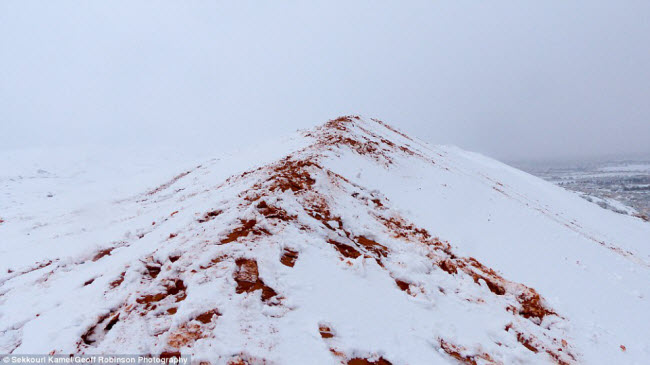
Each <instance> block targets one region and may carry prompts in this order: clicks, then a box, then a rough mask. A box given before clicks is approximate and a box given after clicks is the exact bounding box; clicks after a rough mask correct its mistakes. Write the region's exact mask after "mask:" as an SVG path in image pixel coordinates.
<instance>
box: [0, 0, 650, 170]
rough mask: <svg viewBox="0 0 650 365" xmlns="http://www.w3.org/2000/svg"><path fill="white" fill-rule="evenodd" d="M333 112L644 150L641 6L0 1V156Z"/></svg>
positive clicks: (492, 143) (567, 153)
mask: <svg viewBox="0 0 650 365" xmlns="http://www.w3.org/2000/svg"><path fill="white" fill-rule="evenodd" d="M342 114H363V115H366V116H369V117H377V118H380V119H382V120H385V121H387V122H389V123H392V124H394V125H395V126H397V127H399V128H401V129H403V130H405V131H407V132H408V133H411V134H413V135H416V136H418V137H420V138H422V139H424V140H427V141H430V142H433V143H441V144H456V145H459V146H461V147H463V148H466V149H469V150H474V151H479V152H483V153H485V154H487V155H490V156H494V157H497V158H501V159H508V160H517V159H531V158H532V159H552V158H581V157H590V156H602V155H612V154H617V155H632V154H648V155H650V1H647V0H639V1H635V0H626V1H603V0H588V1H577V0H576V1H566V0H549V1H537V2H524V1H464V0H455V1H435V0H429V1H415V0H413V1H278V0H275V1H232V2H222V1H187V2H180V1H170V2H163V1H150V2H148V1H139V2H137V1H106V2H100V1H83V2H80V1H70V2H66V1H10V0H7V1H2V2H0V150H7V149H15V148H32V147H42V148H49V147H51V146H60V145H64V146H65V145H79V144H89V143H90V144H99V145H108V146H111V145H137V146H142V148H148V147H156V146H160V145H167V146H169V145H177V146H178V148H196V147H197V146H202V148H208V149H209V148H215V149H221V148H230V147H233V146H236V145H243V146H246V145H251V144H255V143H258V142H260V141H262V140H264V139H266V138H274V137H276V136H281V135H286V134H287V133H290V132H291V131H293V130H295V129H296V128H306V127H310V126H313V125H315V124H318V123H321V122H324V121H325V120H327V119H331V118H333V117H336V116H338V115H342Z"/></svg>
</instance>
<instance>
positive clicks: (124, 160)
mask: <svg viewBox="0 0 650 365" xmlns="http://www.w3.org/2000/svg"><path fill="white" fill-rule="evenodd" d="M285 156H289V158H288V159H283V158H284V157H285ZM48 159H51V160H50V161H59V162H58V165H57V164H56V163H53V164H48V163H47V162H48ZM138 159H139V161H141V162H138V161H137V160H138ZM4 161H5V162H4V164H5V166H2V167H3V175H2V180H1V181H0V182H1V183H2V185H3V186H4V189H3V196H2V197H1V198H0V199H2V200H0V203H1V208H2V213H0V218H1V219H2V220H3V221H4V222H2V223H0V241H1V242H2V246H0V253H1V254H2V256H3V257H4V258H5V260H3V261H2V263H1V264H0V333H1V334H2V335H1V336H0V352H4V353H14V354H21V353H50V352H54V353H58V354H67V353H86V354H94V353H143V354H147V353H148V354H154V355H160V354H162V353H165V352H167V353H173V352H176V351H178V352H180V353H182V354H183V355H185V354H190V355H192V360H193V362H196V363H197V364H198V363H199V362H201V361H208V362H210V363H211V364H226V363H229V362H231V361H234V360H235V359H238V358H243V359H245V360H246V361H248V362H249V363H252V364H256V363H271V364H299V363H304V362H305V361H308V362H309V363H313V364H331V363H340V362H344V363H345V362H347V361H349V360H351V359H352V358H365V359H369V361H378V359H380V358H382V359H384V360H387V361H390V363H392V364H448V363H456V362H458V359H459V358H460V359H464V360H465V361H468V362H470V363H471V361H475V362H476V363H478V364H482V363H502V364H517V363H521V364H524V363H525V364H528V363H553V362H558V363H560V362H564V363H569V364H572V363H589V364H611V363H626V364H628V363H629V364H642V363H645V361H646V359H647V358H650V341H649V340H648V339H649V338H650V328H648V326H647V323H650V313H649V312H648V311H647V308H648V307H649V305H648V295H649V294H650V290H649V289H650V286H649V282H650V281H649V280H648V278H649V277H650V245H649V243H650V224H648V223H645V222H642V221H640V220H638V219H634V218H632V217H629V216H623V215H619V214H616V213H613V212H611V211H607V210H604V209H600V208H599V207H598V206H596V205H594V204H591V203H589V202H587V201H585V200H583V199H582V198H580V197H579V196H577V195H576V194H573V193H570V192H568V191H565V190H563V189H561V188H559V187H556V186H554V185H553V184H551V183H547V182H544V181H543V180H541V179H538V178H536V177H533V176H532V175H529V174H526V173H524V172H521V171H519V170H516V169H514V168H511V167H509V166H507V165H504V164H502V163H500V162H497V161H494V160H492V159H489V158H487V157H484V156H481V155H478V154H475V153H470V152H466V151H463V150H461V149H458V148H456V147H453V146H431V145H428V144H426V143H424V142H422V141H419V140H417V139H412V138H411V137H408V136H405V135H402V134H401V133H399V132H397V131H395V130H393V129H392V128H390V127H388V126H387V125H385V124H383V123H381V122H379V121H375V120H366V119H362V118H358V117H350V118H340V119H339V120H336V121H331V122H329V123H328V124H326V125H325V126H323V127H319V128H317V129H316V130H313V131H306V132H302V133H298V134H296V135H294V136H291V137H289V138H288V139H285V140H281V141H275V142H270V143H268V144H267V145H262V146H257V147H256V148H255V149H251V150H247V151H241V152H240V153H230V154H223V155H221V156H217V157H215V158H212V159H205V160H202V162H196V161H193V160H192V159H191V158H190V156H182V155H176V156H173V157H169V158H161V157H160V156H157V157H156V158H154V157H152V156H146V155H145V156H142V155H141V156H133V155H131V158H129V157H128V156H125V155H118V156H116V157H115V160H114V161H119V162H120V163H119V164H111V165H110V166H107V165H101V164H100V166H97V165H98V164H97V161H98V159H87V160H86V161H82V162H79V161H77V162H76V163H72V162H71V163H69V164H66V163H64V161H60V160H58V159H57V158H56V156H54V155H52V156H46V155H43V154H40V157H39V160H38V161H41V163H32V162H31V161H35V159H34V157H33V155H31V156H29V155H23V156H22V157H21V156H19V155H15V156H13V157H12V158H11V159H9V158H7V159H4ZM68 161H69V160H68ZM52 166H53V167H52ZM39 169H40V170H44V171H46V172H39V171H38V170H39ZM245 172H249V173H245ZM48 192H52V194H53V197H47V193H48ZM261 202H264V204H261ZM249 222H252V223H249ZM425 230H426V232H427V233H426V234H425V233H423V232H425ZM337 245H339V246H337ZM285 249H291V250H293V251H295V252H297V256H298V257H297V259H296V260H295V264H294V266H293V267H291V266H287V265H284V264H283V263H282V262H281V257H282V255H283V252H285ZM107 250H111V251H110V252H108V251H107ZM346 250H347V251H346ZM473 259H475V260H476V261H472V260H473ZM243 260H244V261H243ZM245 260H248V261H245ZM253 262H254V264H253ZM445 265H451V266H453V267H455V269H450V267H449V266H445ZM454 270H455V272H453V271H454ZM491 270H494V271H491ZM242 272H245V275H244V274H242ZM121 278H123V279H121ZM91 279H92V281H91ZM120 280H121V281H120ZM247 280H248V281H247ZM256 280H257V281H256ZM400 282H402V283H406V284H405V285H406V287H405V288H400ZM533 290H534V291H533ZM535 292H536V293H539V295H540V297H541V299H540V303H539V308H537V307H536V308H537V309H539V310H543V311H546V312H544V314H542V315H539V316H538V315H536V314H535V315H531V314H530V312H529V311H528V309H527V308H526V304H525V303H526V299H525V298H527V296H530V295H531V293H535ZM272 294H273V295H272ZM156 295H158V297H155V296H156ZM212 310H214V311H216V312H215V313H218V315H215V316H214V317H212V319H211V320H208V321H205V322H207V323H204V321H201V320H199V318H201V317H200V316H201V315H202V314H203V313H209V312H210V311H212ZM172 312H173V313H172ZM118 316H119V317H118ZM209 317H211V316H208V318H209ZM111 321H113V322H114V323H113V324H112V325H110V326H109V325H108V324H109V323H110V322H111ZM320 326H326V327H329V328H331V330H332V333H333V337H331V338H323V337H322V336H321V334H320V333H319V327H320ZM621 345H623V346H625V351H623V350H622V348H621ZM527 346H528V347H527ZM531 348H532V349H534V351H533V350H531Z"/></svg>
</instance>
